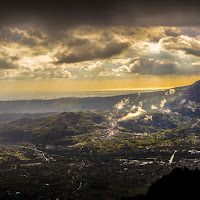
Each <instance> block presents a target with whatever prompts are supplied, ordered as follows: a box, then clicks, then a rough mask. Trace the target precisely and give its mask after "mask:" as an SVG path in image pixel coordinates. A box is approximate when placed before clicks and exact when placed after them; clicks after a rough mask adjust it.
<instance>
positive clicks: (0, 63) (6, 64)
mask: <svg viewBox="0 0 200 200" xmlns="http://www.w3.org/2000/svg"><path fill="white" fill-rule="evenodd" d="M17 68H18V66H17V65H15V64H13V63H12V62H10V61H7V60H4V59H0V70H3V69H17Z"/></svg>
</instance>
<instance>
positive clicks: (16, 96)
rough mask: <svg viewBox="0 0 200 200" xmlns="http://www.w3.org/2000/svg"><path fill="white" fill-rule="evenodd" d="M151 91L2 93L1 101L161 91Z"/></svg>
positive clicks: (0, 95)
mask: <svg viewBox="0 0 200 200" xmlns="http://www.w3.org/2000/svg"><path fill="white" fill-rule="evenodd" d="M159 90H162V89H151V90H107V91H69V92H30V93H20V92H19V93H8V92H4V93H0V101H14V100H32V99H46V100H48V99H58V98H66V97H108V96H118V95H126V94H135V93H142V92H152V91H159Z"/></svg>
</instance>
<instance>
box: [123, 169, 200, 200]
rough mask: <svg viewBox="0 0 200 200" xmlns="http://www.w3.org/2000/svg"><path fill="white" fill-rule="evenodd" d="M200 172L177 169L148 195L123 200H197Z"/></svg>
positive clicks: (163, 178)
mask: <svg viewBox="0 0 200 200" xmlns="http://www.w3.org/2000/svg"><path fill="white" fill-rule="evenodd" d="M199 185H200V170H199V169H195V170H190V169H188V168H186V167H184V168H175V169H174V170H173V171H172V172H171V173H170V174H167V175H164V176H163V177H162V178H161V179H158V180H157V181H156V182H155V183H153V184H152V185H151V186H150V187H149V190H148V192H147V194H146V195H138V196H136V197H123V198H121V200H160V199H195V197H197V196H199V195H200V190H199Z"/></svg>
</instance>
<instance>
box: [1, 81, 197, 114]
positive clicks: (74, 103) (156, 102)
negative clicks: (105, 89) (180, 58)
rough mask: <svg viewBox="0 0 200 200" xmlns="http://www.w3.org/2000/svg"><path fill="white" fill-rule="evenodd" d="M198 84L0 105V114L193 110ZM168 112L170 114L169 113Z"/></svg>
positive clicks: (10, 102)
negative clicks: (114, 94) (150, 90)
mask: <svg viewBox="0 0 200 200" xmlns="http://www.w3.org/2000/svg"><path fill="white" fill-rule="evenodd" d="M199 88H200V81H197V82H195V83H193V84H192V85H189V86H184V87H177V88H171V89H167V90H163V91H155V92H144V93H135V94H128V95H119V96H112V97H84V98H78V97H68V98H59V99H51V100H17V101H0V113H48V112H68V111H80V110H123V111H134V110H135V109H138V107H141V108H142V109H143V110H146V111H150V110H152V111H153V110H154V111H155V110H166V109H172V110H173V109H175V108H177V105H178V107H184V108H190V107H192V106H193V107H194V108H196V106H197V105H196V103H198V102H200V90H199ZM166 111H167V110H166ZM168 111H169V110H168Z"/></svg>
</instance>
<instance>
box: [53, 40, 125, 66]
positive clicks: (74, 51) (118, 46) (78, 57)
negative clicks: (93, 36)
mask: <svg viewBox="0 0 200 200" xmlns="http://www.w3.org/2000/svg"><path fill="white" fill-rule="evenodd" d="M78 41H79V40H78ZM78 41H76V42H75V41H74V42H75V44H76V47H75V48H70V47H69V48H70V49H66V50H65V51H63V50H62V51H61V52H58V53H57V54H56V55H55V57H56V59H57V61H56V63H76V62H83V61H89V60H95V59H107V58H111V57H112V56H114V55H119V54H121V53H122V52H123V51H124V50H126V49H127V48H128V47H129V43H128V42H122V43H120V42H117V41H111V42H109V43H107V44H105V46H102V45H101V44H99V43H96V42H91V41H89V40H88V41H87V42H84V45H81V46H78V45H77V44H79V43H81V44H82V41H81V40H80V41H79V42H78ZM77 46H78V47H77ZM71 47H72V46H71Z"/></svg>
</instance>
